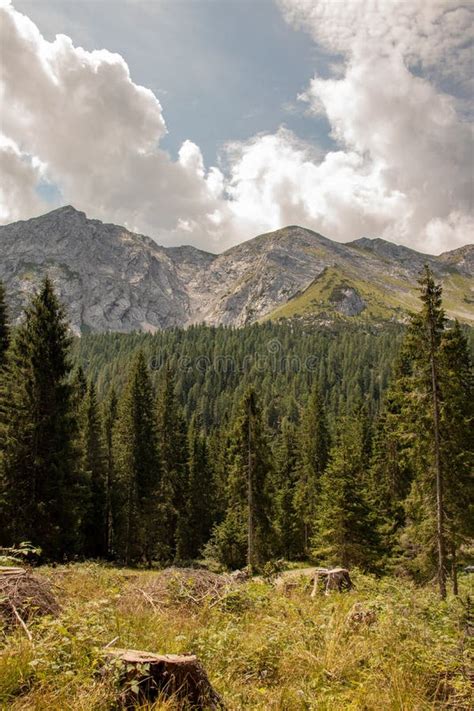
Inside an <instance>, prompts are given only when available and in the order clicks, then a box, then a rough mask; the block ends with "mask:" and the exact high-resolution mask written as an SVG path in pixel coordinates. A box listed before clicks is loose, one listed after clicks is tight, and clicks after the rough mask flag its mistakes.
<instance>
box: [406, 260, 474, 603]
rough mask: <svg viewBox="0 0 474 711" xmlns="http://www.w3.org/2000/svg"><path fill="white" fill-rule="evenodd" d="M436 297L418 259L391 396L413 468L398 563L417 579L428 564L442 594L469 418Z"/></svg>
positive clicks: (459, 363)
mask: <svg viewBox="0 0 474 711" xmlns="http://www.w3.org/2000/svg"><path fill="white" fill-rule="evenodd" d="M441 297H442V290H441V287H440V286H439V285H437V284H436V283H435V281H434V279H433V275H432V273H431V272H430V270H429V269H428V267H425V270H424V272H423V274H422V276H421V278H420V298H421V301H422V309H421V311H420V313H418V314H414V315H413V316H412V318H411V322H410V325H409V328H408V332H407V335H406V338H405V341H404V343H403V347H402V353H401V359H402V361H403V363H404V368H403V369H402V370H401V371H399V373H398V376H397V379H396V382H395V386H394V390H395V392H396V393H397V397H398V402H399V416H398V421H397V422H396V428H394V434H395V435H396V436H398V438H399V441H400V442H401V452H402V454H403V455H404V457H405V458H406V461H407V462H408V463H409V466H410V467H411V469H412V472H413V480H412V483H411V488H410V492H409V494H408V496H407V498H406V501H405V512H406V521H405V526H404V528H403V530H402V532H401V535H400V542H401V545H402V549H403V551H404V553H405V561H406V565H407V567H408V568H409V569H410V571H411V572H412V573H413V574H414V575H415V576H417V577H419V578H420V579H427V578H429V577H431V576H432V574H433V572H434V569H436V573H437V578H438V585H439V591H440V596H441V597H442V598H444V597H445V596H446V577H447V572H448V562H449V557H450V558H451V563H452V565H451V568H452V571H453V573H454V578H455V570H456V553H457V550H458V548H459V545H460V542H461V541H462V538H463V535H465V534H464V533H461V531H463V532H465V531H467V530H469V528H471V530H472V526H471V527H470V526H469V525H468V523H467V521H468V519H469V517H470V513H471V511H472V508H471V509H470V510H469V508H470V507H472V494H470V493H469V492H470V491H471V492H472V483H471V485H470V481H471V480H470V471H471V467H472V462H473V455H472V445H471V444H470V442H471V441H472V422H473V420H472V405H471V404H470V403H471V402H472V368H471V364H470V361H469V355H468V348H467V342H466V340H465V339H464V338H463V336H462V333H461V330H460V328H459V326H455V327H454V328H453V329H448V330H447V329H446V320H445V317H444V312H443V309H442V301H441ZM461 502H463V503H461ZM448 548H449V551H448ZM454 586H455V588H456V587H457V585H456V579H455V580H454Z"/></svg>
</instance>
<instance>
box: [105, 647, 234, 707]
mask: <svg viewBox="0 0 474 711" xmlns="http://www.w3.org/2000/svg"><path fill="white" fill-rule="evenodd" d="M104 657H105V660H106V663H107V666H106V670H107V669H109V670H111V669H112V670H114V671H115V672H116V674H117V682H118V685H119V688H120V694H119V698H118V703H119V706H120V707H121V708H126V709H132V708H134V707H136V706H139V705H142V704H147V703H153V702H154V701H156V700H157V699H160V698H161V699H163V698H165V699H168V698H175V699H176V700H178V701H179V702H181V703H182V704H185V705H186V708H191V709H195V711H199V710H202V711H217V710H218V709H224V708H225V707H224V704H223V702H222V700H221V698H220V696H219V694H218V693H217V692H216V691H215V690H214V689H213V687H212V685H211V683H210V681H209V678H208V676H207V674H206V672H205V670H204V668H203V667H202V665H201V664H200V662H199V660H198V659H197V657H196V656H194V655H193V654H184V655H177V654H152V653H150V652H142V651H139V650H136V649H106V650H104Z"/></svg>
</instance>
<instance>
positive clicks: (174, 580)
mask: <svg viewBox="0 0 474 711" xmlns="http://www.w3.org/2000/svg"><path fill="white" fill-rule="evenodd" d="M235 587H236V582H235V580H234V579H233V578H232V577H231V576H230V575H219V574H218V573H212V572H211V571H209V570H200V569H194V568H174V567H171V568H166V569H165V570H161V571H159V572H158V573H154V574H153V573H152V574H148V575H143V576H140V577H139V578H138V579H136V580H134V581H133V583H132V584H131V585H130V586H129V588H128V589H127V590H126V591H125V593H124V595H123V597H122V599H121V601H120V603H119V606H120V607H122V608H125V609H126V608H128V607H130V606H132V607H135V609H143V608H151V609H153V610H162V609H164V608H167V607H185V608H186V607H200V606H204V605H205V606H211V607H212V606H214V605H215V604H217V603H219V602H221V601H222V600H223V599H224V598H225V597H226V595H227V594H228V593H229V592H231V590H233V589H235Z"/></svg>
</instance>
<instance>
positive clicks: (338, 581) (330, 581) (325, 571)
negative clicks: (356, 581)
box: [311, 568, 354, 597]
mask: <svg viewBox="0 0 474 711" xmlns="http://www.w3.org/2000/svg"><path fill="white" fill-rule="evenodd" d="M320 583H321V584H322V587H323V589H324V593H325V594H326V595H329V593H330V592H331V590H338V591H339V592H342V591H343V590H352V588H353V587H354V585H353V583H352V580H351V577H350V575H349V571H348V570H347V568H318V570H316V572H315V574H314V584H313V591H312V593H311V597H315V596H316V595H317V594H318V586H319V584H320Z"/></svg>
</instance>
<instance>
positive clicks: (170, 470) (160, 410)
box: [156, 365, 188, 560]
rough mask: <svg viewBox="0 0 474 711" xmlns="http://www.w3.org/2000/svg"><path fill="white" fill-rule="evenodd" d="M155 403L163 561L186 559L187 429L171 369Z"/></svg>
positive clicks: (165, 369)
mask: <svg viewBox="0 0 474 711" xmlns="http://www.w3.org/2000/svg"><path fill="white" fill-rule="evenodd" d="M156 402H157V423H158V437H159V444H160V455H161V465H162V476H161V484H160V499H159V507H160V521H161V529H160V558H161V559H162V560H172V559H173V558H177V559H182V558H185V557H186V551H185V549H186V535H187V533H186V516H187V492H188V489H187V484H188V472H187V464H188V447H187V429H186V422H185V420H184V417H183V414H182V412H181V409H180V407H179V404H178V401H177V398H176V395H175V377H174V374H173V372H172V370H171V368H170V367H169V366H168V365H166V366H165V367H164V368H163V372H162V374H161V381H160V384H159V388H158V395H157V401H156Z"/></svg>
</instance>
